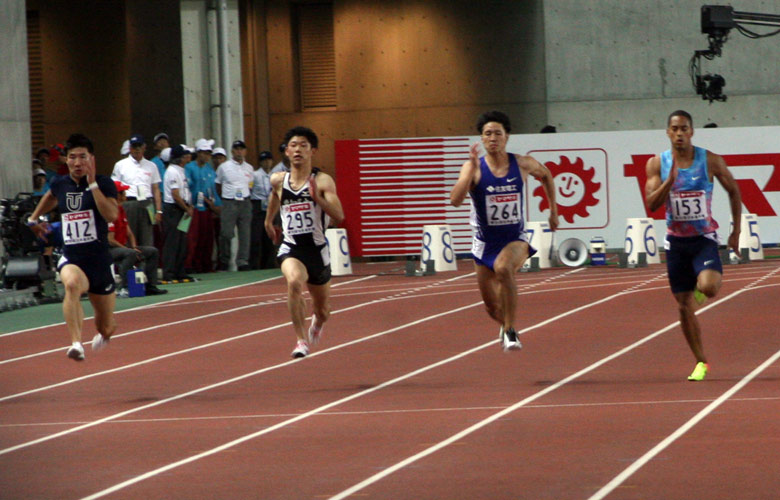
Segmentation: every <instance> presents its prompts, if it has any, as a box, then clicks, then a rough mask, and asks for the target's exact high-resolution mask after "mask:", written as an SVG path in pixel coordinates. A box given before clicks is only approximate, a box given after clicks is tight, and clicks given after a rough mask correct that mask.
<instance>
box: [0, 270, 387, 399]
mask: <svg viewBox="0 0 780 500" xmlns="http://www.w3.org/2000/svg"><path fill="white" fill-rule="evenodd" d="M374 277H376V275H374V276H366V277H363V278H360V279H356V280H352V281H345V282H344V283H339V284H348V283H354V282H357V281H364V280H367V279H371V278H374ZM339 284H337V285H333V286H334V287H335V286H338V285H339ZM177 300H178V299H177ZM286 301H287V297H279V298H276V299H269V300H264V301H262V302H255V303H254V304H248V305H245V306H239V307H234V308H232V309H225V310H224V311H217V312H213V313H209V314H203V315H201V316H191V317H189V318H185V319H180V320H177V321H170V322H168V323H160V324H157V325H152V326H148V327H146V328H139V329H138V330H131V331H129V332H124V333H118V334H116V335H114V336H112V337H111V338H112V339H118V338H121V337H127V336H128V335H136V334H138V333H143V332H148V331H150V330H159V329H161V328H165V327H169V326H175V325H181V324H183V323H189V322H192V321H198V320H201V319H207V318H213V317H214V316H220V315H223V314H230V313H234V312H238V311H241V310H244V309H251V308H253V307H258V306H267V305H274V304H280V303H283V302H286ZM279 326H280V327H281V326H284V325H279ZM255 333H259V332H255ZM89 344H92V341H88V342H84V345H89ZM63 349H65V347H58V348H56V349H49V350H46V351H40V352H35V353H32V354H26V355H24V356H18V357H16V358H9V359H4V360H0V365H4V364H7V363H13V362H16V361H22V360H25V359H31V358H36V357H38V356H45V355H47V354H54V353H62V351H63ZM183 352H188V351H183ZM2 400H3V399H2V398H0V401H2Z"/></svg>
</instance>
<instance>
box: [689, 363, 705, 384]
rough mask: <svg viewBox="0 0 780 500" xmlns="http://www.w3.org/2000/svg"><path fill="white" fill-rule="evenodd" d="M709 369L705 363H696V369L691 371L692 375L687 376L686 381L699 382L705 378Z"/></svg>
mask: <svg viewBox="0 0 780 500" xmlns="http://www.w3.org/2000/svg"><path fill="white" fill-rule="evenodd" d="M709 369H710V365H708V364H707V363H702V362H699V363H696V368H694V369H693V373H691V374H690V376H688V380H690V381H691V382H701V381H702V380H704V377H706V376H707V371H708V370H709Z"/></svg>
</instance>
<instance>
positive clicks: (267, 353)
mask: <svg viewBox="0 0 780 500" xmlns="http://www.w3.org/2000/svg"><path fill="white" fill-rule="evenodd" d="M459 267H460V270H459V271H458V272H454V273H440V274H439V275H436V276H432V277H419V278H406V277H402V276H391V275H386V276H381V275H380V276H370V275H369V276H351V277H341V278H337V279H335V280H334V288H333V291H332V295H333V310H334V314H333V316H332V318H331V321H330V322H329V323H328V324H327V326H326V330H325V338H324V341H323V343H322V344H321V345H320V346H318V349H317V350H315V351H314V353H313V354H312V355H311V356H309V357H308V358H306V359H303V360H299V361H290V360H289V358H288V356H289V352H290V350H291V349H292V347H293V344H294V342H293V335H292V332H291V328H290V326H289V322H288V313H287V309H286V305H285V302H284V297H285V290H284V285H283V283H282V281H281V280H271V281H268V282H265V283H261V284H254V285H250V286H246V287H240V288H236V289H231V290H226V291H221V292H216V293H213V294H209V295H205V296H201V297H196V298H193V299H191V300H185V301H178V302H172V303H163V304H160V305H158V306H156V307H152V308H149V309H146V310H145V311H143V312H140V311H135V312H132V313H124V314H120V315H118V321H119V323H120V330H119V332H120V334H121V335H117V337H116V338H115V340H114V341H113V342H112V344H111V346H110V347H109V349H108V350H106V351H105V352H101V353H98V354H93V353H92V352H91V351H90V350H89V348H88V349H87V360H86V361H85V362H83V363H80V364H77V363H73V362H71V361H70V360H67V359H66V358H65V356H64V347H63V342H64V339H66V338H67V335H66V333H65V329H64V326H62V325H60V326H57V327H53V328H47V329H45V330H32V331H26V332H21V333H17V334H12V335H8V334H7V335H3V336H0V348H1V349H0V353H2V358H1V359H0V492H1V493H0V497H2V498H3V499H6V498H8V499H10V498H85V497H86V498H89V497H91V498H100V497H104V496H106V497H115V498H160V497H166V498H285V499H287V498H296V499H297V498H330V497H334V498H345V497H348V496H353V497H355V498H533V499H539V498H542V499H543V498H555V499H561V498H626V499H633V498H685V499H689V498H694V497H698V498H708V499H710V500H720V499H733V498H775V497H776V494H777V491H778V489H780V476H779V475H778V474H777V470H778V468H779V466H780V424H778V419H777V415H778V414H780V385H779V384H778V379H779V378H780V363H779V362H778V357H780V335H778V326H777V319H776V318H777V313H776V312H775V308H776V307H777V306H776V304H777V303H778V298H780V267H779V266H778V263H777V262H771V261H766V262H761V263H752V264H747V265H740V266H727V268H726V274H725V277H724V285H723V288H722V290H721V292H720V294H719V296H718V297H717V298H716V299H715V300H713V301H711V303H710V304H707V305H706V306H705V307H704V308H702V309H701V310H700V312H699V314H700V315H699V318H700V321H701V323H702V327H703V330H704V346H705V350H706V352H707V353H708V356H709V358H710V364H711V374H710V376H708V378H707V380H706V381H704V382H702V383H691V382H688V381H687V380H686V377H687V375H688V373H689V372H690V371H691V370H692V368H693V365H694V360H693V357H692V355H691V354H690V352H689V350H688V348H687V346H686V345H685V342H684V340H683V338H682V334H681V333H680V331H679V326H676V325H675V322H676V320H677V318H676V308H675V305H674V301H673V299H672V297H671V295H670V293H669V290H668V287H667V282H666V278H665V275H664V268H663V267H661V266H650V267H648V268H643V269H633V270H631V269H623V270H616V269H614V268H612V269H596V268H592V269H591V268H588V269H586V268H581V269H576V270H571V269H553V270H544V271H541V272H538V273H527V274H526V273H523V274H519V275H518V278H517V280H518V287H519V294H520V301H521V310H520V311H519V317H518V324H519V325H521V326H520V328H522V329H523V333H522V335H521V340H522V342H523V344H524V348H523V350H522V351H519V352H513V353H509V354H504V353H502V352H501V350H500V348H499V346H498V342H497V333H498V329H497V327H496V325H494V324H493V323H492V322H490V321H489V320H488V318H487V315H486V314H485V312H484V310H483V307H482V306H481V303H480V299H479V294H478V292H477V290H476V281H475V278H474V276H473V274H472V273H471V265H470V263H468V262H460V263H459ZM383 269H387V267H386V265H385V267H384V268H383V266H382V265H365V266H361V267H359V268H358V270H359V271H360V272H362V273H372V272H377V271H380V270H383ZM375 270H376V271H375ZM91 328H92V326H91V325H89V326H88V328H87V329H88V330H90V329H91ZM87 336H88V337H89V336H91V334H89V333H88V334H87Z"/></svg>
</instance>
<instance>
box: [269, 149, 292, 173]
mask: <svg viewBox="0 0 780 500" xmlns="http://www.w3.org/2000/svg"><path fill="white" fill-rule="evenodd" d="M279 153H281V155H282V161H280V162H279V163H277V164H276V165H274V168H272V169H271V173H272V174H275V173H276V172H289V171H290V159H289V158H287V143H286V142H283V143H281V144H279Z"/></svg>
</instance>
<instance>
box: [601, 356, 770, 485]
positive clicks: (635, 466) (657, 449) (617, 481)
mask: <svg viewBox="0 0 780 500" xmlns="http://www.w3.org/2000/svg"><path fill="white" fill-rule="evenodd" d="M778 359H780V351H777V352H776V353H774V355H772V356H771V357H770V358H769V359H767V360H766V361H764V362H763V363H761V364H760V365H758V366H757V367H756V368H755V370H753V371H752V372H750V373H749V374H747V375H746V376H745V377H744V378H743V379H742V380H740V381H739V382H737V383H736V384H735V385H734V386H733V387H731V389H729V390H728V391H726V392H724V393H723V394H721V396H720V397H719V398H718V399H716V400H715V401H713V402H712V403H710V404H708V405H707V406H705V407H704V408H703V409H702V410H701V411H700V412H699V413H697V414H696V415H694V417H693V418H691V419H690V420H688V421H687V422H685V423H684V424H683V425H682V426H680V427H679V428H678V429H677V430H676V431H674V432H673V433H671V434H670V435H669V436H667V437H666V439H664V440H663V441H661V442H660V443H658V444H657V445H655V446H654V447H653V448H652V449H651V450H650V451H648V452H647V453H645V454H644V455H642V456H641V457H640V458H639V459H638V460H637V461H636V462H634V463H632V464H631V465H629V466H628V467H627V468H626V469H625V470H624V471H623V472H621V473H620V474H618V475H617V476H615V478H614V479H613V480H612V481H610V482H608V483H607V484H606V485H604V487H603V488H601V489H600V490H599V491H597V492H596V493H594V494H593V495H592V496H591V497H590V499H589V500H601V499H602V498H604V497H605V496H607V495H609V494H610V493H611V492H612V491H613V490H614V489H615V488H617V487H619V486H620V485H621V484H622V483H623V482H624V481H625V480H626V479H628V478H629V477H631V476H632V475H633V474H634V473H635V472H636V471H638V470H639V469H640V468H642V466H644V465H645V464H646V463H647V462H649V461H650V460H652V459H653V458H654V457H655V456H656V455H658V454H659V453H661V452H662V451H664V450H665V449H666V448H668V447H669V445H671V444H672V443H674V442H675V441H676V440H677V439H679V438H680V437H682V435H683V434H685V433H686V432H688V431H689V430H691V429H692V428H693V426H695V425H696V424H698V423H699V422H701V421H702V420H703V419H704V418H705V417H706V416H707V415H709V414H710V413H712V412H713V411H715V409H716V408H718V407H719V406H720V405H722V404H723V403H724V402H726V400H727V399H729V398H730V397H731V396H732V395H734V394H735V393H736V392H737V391H739V390H740V389H742V388H743V387H745V386H746V385H747V384H748V383H750V381H752V380H753V379H754V378H756V377H757V376H758V375H759V374H760V373H761V372H763V371H764V370H766V369H767V368H768V367H769V366H771V365H772V363H774V362H775V361H777V360H778Z"/></svg>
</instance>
